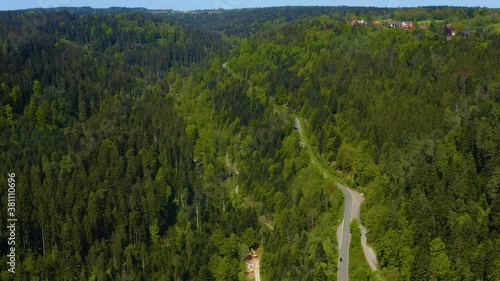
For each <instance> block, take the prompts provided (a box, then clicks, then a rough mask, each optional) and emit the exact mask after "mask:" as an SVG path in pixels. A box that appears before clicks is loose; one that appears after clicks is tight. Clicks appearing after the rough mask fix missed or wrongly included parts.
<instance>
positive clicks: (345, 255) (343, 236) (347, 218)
mask: <svg viewBox="0 0 500 281" xmlns="http://www.w3.org/2000/svg"><path fill="white" fill-rule="evenodd" d="M337 187H338V188H340V190H342V193H344V197H345V201H344V202H345V205H344V219H343V220H342V224H341V225H340V226H339V228H340V229H341V230H340V237H337V240H338V242H339V262H338V265H339V268H338V271H337V280H339V281H349V242H350V240H351V230H350V226H349V224H350V222H351V219H352V196H351V193H350V192H349V190H347V188H346V187H345V186H343V185H342V184H340V183H337ZM337 234H338V232H337ZM340 260H342V261H340Z"/></svg>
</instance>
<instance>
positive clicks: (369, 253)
mask: <svg viewBox="0 0 500 281" xmlns="http://www.w3.org/2000/svg"><path fill="white" fill-rule="evenodd" d="M222 68H223V69H225V70H227V71H228V72H229V74H230V75H231V76H233V78H234V79H238V78H237V77H236V75H235V74H234V73H233V72H232V71H231V69H230V68H229V67H228V66H227V62H225V63H224V64H223V65H222ZM247 82H248V83H249V84H250V85H251V82H250V81H247ZM295 128H296V129H297V131H298V132H299V134H300V137H301V146H302V147H304V148H307V150H308V152H309V156H310V158H311V162H312V163H313V164H315V165H316V166H317V167H318V169H319V170H320V172H321V173H322V174H323V176H324V177H325V178H330V179H332V180H334V181H337V180H336V177H334V176H333V175H332V174H331V173H330V172H329V170H328V169H325V167H323V165H321V162H319V161H318V159H317V158H316V155H314V153H313V150H312V149H311V148H310V147H309V143H308V141H307V137H305V136H304V132H303V130H302V124H301V121H300V119H299V118H298V117H296V118H295ZM316 163H317V164H316ZM337 187H338V188H339V189H340V190H341V191H342V192H343V193H344V197H345V199H346V200H345V205H344V217H343V221H342V223H341V224H340V226H339V227H338V230H337V241H338V245H339V259H338V271H337V280H339V281H349V243H350V240H351V234H350V222H351V220H352V219H353V218H357V219H358V220H359V221H360V223H361V220H360V212H359V207H360V206H361V203H362V202H363V200H364V197H363V195H361V194H360V193H359V192H357V191H355V190H352V189H350V188H347V187H345V186H344V185H342V184H341V183H339V182H337ZM360 227H361V244H362V247H363V252H364V254H365V257H366V260H367V262H368V264H369V265H370V267H371V269H372V271H375V270H377V257H376V255H375V251H373V249H372V248H370V247H368V245H367V244H366V228H365V227H364V226H363V225H361V224H360ZM341 259H342V261H340V260H341ZM259 267H260V264H259V261H257V264H256V265H255V280H256V281H260V268H259Z"/></svg>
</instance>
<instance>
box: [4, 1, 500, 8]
mask: <svg viewBox="0 0 500 281" xmlns="http://www.w3.org/2000/svg"><path fill="white" fill-rule="evenodd" d="M286 5H293V6H297V5H315V6H341V5H346V6H376V7H414V6H431V5H432V6H434V5H448V6H481V7H491V8H500V1H498V0H477V1H471V0H467V1H466V0H371V1H369V0H312V1H303V0H302V1H299V0H180V1H179V0H152V1H137V0H135V1H134V0H121V1H119V0H100V1H98V0H90V1H83V0H13V1H10V0H2V3H0V10H18V9H28V8H40V7H42V8H50V7H64V6H68V7H81V6H90V7H94V8H108V7H145V8H148V9H174V10H181V11H186V10H197V9H219V8H222V9H235V8H249V7H271V6H286Z"/></svg>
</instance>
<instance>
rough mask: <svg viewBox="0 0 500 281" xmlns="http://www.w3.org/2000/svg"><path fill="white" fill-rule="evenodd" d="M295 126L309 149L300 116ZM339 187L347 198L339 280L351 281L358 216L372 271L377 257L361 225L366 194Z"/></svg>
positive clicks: (324, 171)
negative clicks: (351, 253) (353, 236)
mask: <svg viewBox="0 0 500 281" xmlns="http://www.w3.org/2000/svg"><path fill="white" fill-rule="evenodd" d="M295 128H296V129H297V131H298V132H299V133H300V136H301V139H302V142H301V143H302V144H304V147H307V148H308V149H309V147H308V143H307V138H305V137H304V133H303V128H302V124H301V122H300V119H299V118H295ZM309 150H310V149H309ZM309 154H310V157H311V162H312V163H316V162H317V163H320V162H318V161H317V159H316V156H315V155H314V154H313V152H312V150H310V151H309ZM318 168H319V170H320V172H321V173H322V174H323V176H324V177H325V178H331V179H333V180H335V177H334V176H333V175H332V174H331V173H330V172H329V171H328V170H327V169H325V168H324V167H323V166H321V165H318ZM337 187H338V188H339V189H340V190H341V191H342V193H343V194H344V198H345V205H344V216H343V220H342V223H341V224H340V225H339V227H338V229H337V241H338V250H339V259H338V263H337V264H338V271H337V280H339V281H349V243H350V242H351V231H350V224H351V220H352V219H353V218H357V219H358V221H359V222H360V227H361V245H362V247H363V252H364V254H365V258H366V261H367V262H368V264H369V265H370V267H371V269H372V271H375V270H377V257H376V255H375V251H373V249H372V248H370V247H368V245H367V244H366V228H365V227H364V226H363V225H361V217H360V206H361V203H362V202H363V200H364V199H365V198H364V196H363V195H362V194H361V193H359V192H357V191H355V190H352V189H350V188H347V187H345V186H344V185H343V184H341V183H339V182H337ZM341 260H342V261H341Z"/></svg>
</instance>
